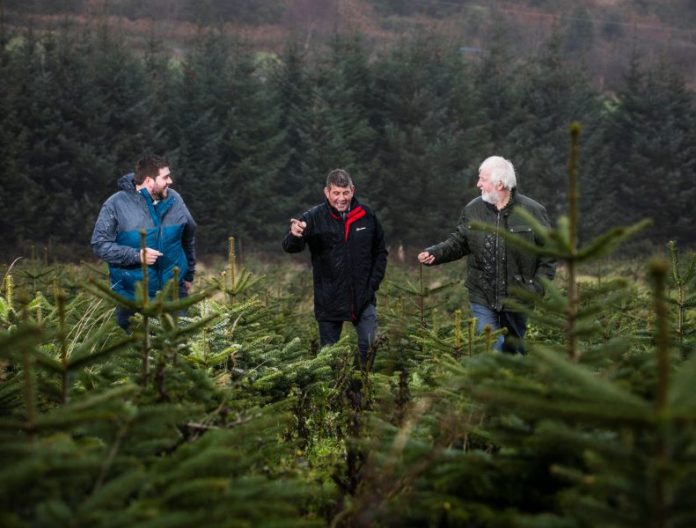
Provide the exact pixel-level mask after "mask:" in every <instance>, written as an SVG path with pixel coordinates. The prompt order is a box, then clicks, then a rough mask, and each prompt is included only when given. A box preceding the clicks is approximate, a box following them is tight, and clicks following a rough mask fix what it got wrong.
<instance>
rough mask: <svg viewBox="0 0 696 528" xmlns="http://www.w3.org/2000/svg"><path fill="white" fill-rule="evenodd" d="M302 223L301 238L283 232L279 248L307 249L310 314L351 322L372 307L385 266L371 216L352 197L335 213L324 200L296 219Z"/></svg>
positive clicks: (379, 231) (376, 223) (377, 228)
mask: <svg viewBox="0 0 696 528" xmlns="http://www.w3.org/2000/svg"><path fill="white" fill-rule="evenodd" d="M298 218H299V219H301V220H303V221H305V222H307V227H306V228H305V230H304V234H303V236H301V237H296V236H293V235H292V234H291V233H288V234H287V236H286V237H285V239H284V240H283V249H284V250H285V251H287V252H288V253H298V252H300V251H302V250H303V249H304V248H305V245H308V246H309V252H310V254H311V257H312V272H313V276H314V315H315V316H316V318H317V320H319V321H355V320H357V319H358V317H359V316H360V314H361V312H362V311H363V309H364V308H365V307H366V306H367V305H368V304H374V303H375V292H376V291H377V289H378V288H379V285H380V283H381V282H382V279H383V278H384V272H385V271H386V268H387V250H386V247H385V245H384V232H383V230H382V226H381V225H380V223H379V220H378V219H377V217H376V216H375V214H374V212H373V211H372V210H371V209H370V208H369V207H367V206H365V205H361V204H360V203H358V201H357V200H356V199H355V198H353V200H352V202H351V206H350V210H349V212H347V213H343V214H341V213H339V212H338V211H336V209H334V208H333V207H331V206H330V205H329V204H328V202H324V203H322V204H320V205H317V206H315V207H312V208H311V209H310V210H309V211H307V212H305V213H303V214H302V215H300V216H299V217H298Z"/></svg>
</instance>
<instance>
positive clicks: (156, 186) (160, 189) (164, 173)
mask: <svg viewBox="0 0 696 528" xmlns="http://www.w3.org/2000/svg"><path fill="white" fill-rule="evenodd" d="M170 174H171V173H170V171H169V167H162V168H161V169H160V170H159V174H158V175H157V177H156V178H155V179H154V180H152V181H153V184H152V188H151V189H150V196H152V198H153V200H164V199H165V198H166V197H167V193H168V189H169V186H170V185H172V184H173V183H174V182H173V181H172V178H171V175H170Z"/></svg>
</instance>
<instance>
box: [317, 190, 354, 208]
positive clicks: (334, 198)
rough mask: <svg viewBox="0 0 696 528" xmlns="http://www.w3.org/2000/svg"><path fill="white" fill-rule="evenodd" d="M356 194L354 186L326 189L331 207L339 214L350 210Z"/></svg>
mask: <svg viewBox="0 0 696 528" xmlns="http://www.w3.org/2000/svg"><path fill="white" fill-rule="evenodd" d="M354 194H355V187H353V186H350V187H337V186H336V185H331V186H330V187H324V195H325V196H326V199H327V200H328V201H329V205H331V207H333V208H334V209H336V210H337V211H338V212H339V213H342V212H344V211H347V210H348V208H349V207H350V202H351V200H352V199H353V195H354Z"/></svg>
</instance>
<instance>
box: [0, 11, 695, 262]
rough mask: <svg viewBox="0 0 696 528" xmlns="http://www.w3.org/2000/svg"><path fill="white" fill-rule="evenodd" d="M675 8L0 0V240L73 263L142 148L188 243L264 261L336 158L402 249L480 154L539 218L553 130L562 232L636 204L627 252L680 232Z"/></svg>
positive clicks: (688, 34)
mask: <svg viewBox="0 0 696 528" xmlns="http://www.w3.org/2000/svg"><path fill="white" fill-rule="evenodd" d="M695 18H696V5H695V4H694V2H689V1H686V0H682V1H673V2H667V3H660V4H653V3H650V2H627V1H611V2H609V1H585V2H566V1H563V2H546V1H543V0H529V1H520V2H514V3H510V2H508V3H506V2H486V3H485V4H483V3H476V2H470V1H457V0H452V1H447V2H444V1H436V2H422V1H417V0H401V1H396V0H369V1H368V0H362V1H358V0H345V1H339V0H331V1H312V0H286V1H269V0H256V1H249V0H236V1H222V0H207V1H205V2H194V1H191V0H149V1H138V2H135V1H130V0H111V1H108V2H107V1H94V0H90V1H88V0H64V1H60V2H54V1H52V2H48V1H42V0H33V1H21V2H20V1H13V0H2V1H0V188H1V189H2V193H0V211H2V214H1V215H0V248H1V249H2V251H3V253H5V254H8V255H9V254H12V253H13V252H14V253H22V252H24V253H26V252H27V250H28V247H29V246H30V245H33V244H36V245H38V246H42V245H43V246H45V247H46V248H47V251H49V252H50V253H51V255H54V256H55V257H56V258H58V259H60V260H66V259H68V260H69V259H76V258H80V257H84V256H87V255H89V238H90V234H91V230H92V227H93V219H95V218H96V215H97V212H98V210H99V207H100V205H101V204H102V203H103V201H104V199H105V198H106V197H107V196H109V195H110V194H111V193H113V192H115V191H116V180H117V179H118V177H119V176H120V175H122V174H124V173H126V172H129V171H131V170H132V167H133V164H134V161H135V160H136V159H137V158H138V156H139V155H140V154H141V153H143V152H146V151H152V152H158V153H164V154H166V155H167V156H168V157H169V158H170V160H171V161H172V165H173V178H174V181H175V185H176V188H177V189H178V190H179V191H180V192H181V193H182V195H183V196H184V198H185V200H186V202H187V204H188V205H189V208H190V209H191V211H192V213H193V215H194V217H195V218H196V220H197V222H198V224H199V226H200V227H199V231H198V247H199V252H200V253H201V254H220V255H222V254H225V253H226V251H227V240H228V236H230V235H233V236H235V238H236V240H237V241H238V244H239V245H240V246H241V247H239V248H238V250H239V252H240V253H241V254H242V255H243V254H244V253H245V252H246V251H261V252H265V254H267V255H268V254H272V253H276V252H278V247H279V241H280V239H281V238H282V236H283V234H284V233H285V232H286V230H287V221H288V219H289V218H290V217H291V216H293V215H296V214H297V213H298V212H300V211H302V210H304V209H305V208H307V207H309V206H311V205H313V204H315V203H317V202H319V201H320V200H321V196H322V195H321V187H322V182H323V179H324V176H325V174H326V173H327V172H328V170H330V169H333V168H336V167H343V168H345V169H347V170H349V171H350V172H351V173H352V174H353V176H354V179H355V181H356V185H357V188H358V197H359V198H360V199H362V200H364V201H366V202H367V203H369V204H371V205H372V206H374V207H375V208H376V209H377V211H378V213H379V214H380V216H381V219H382V221H383V223H384V225H385V230H386V235H387V240H388V241H389V244H390V246H391V247H392V248H393V249H394V248H397V247H403V248H404V249H405V251H406V254H409V253H410V254H412V253H413V252H414V251H417V250H419V249H420V248H421V247H423V246H424V244H427V243H430V242H433V241H434V240H436V239H439V238H441V237H442V236H444V235H445V234H446V233H447V232H448V230H449V229H451V228H452V227H453V226H454V224H455V222H456V219H457V217H458V214H459V211H460V210H461V207H462V206H463V205H464V204H465V203H467V202H468V201H469V200H470V199H471V198H473V197H475V196H476V194H477V191H476V189H475V180H476V177H477V167H478V165H479V163H480V162H481V161H482V160H483V159H484V158H485V157H487V156H488V155H491V154H500V155H503V156H505V157H507V158H509V159H510V160H512V161H513V163H514V164H515V167H516V169H517V172H518V175H519V186H520V190H521V191H522V192H524V193H526V194H528V195H531V196H533V197H534V198H536V199H537V200H539V201H541V202H542V203H544V204H545V205H546V206H547V208H548V210H549V212H550V214H551V216H552V218H553V219H555V218H557V217H558V216H559V215H560V214H561V213H562V212H563V211H564V210H565V207H566V205H565V204H566V202H567V196H566V184H565V174H566V160H567V156H568V141H567V127H568V125H569V123H570V122H571V121H573V120H580V121H581V122H582V125H583V134H582V136H581V144H580V149H581V156H582V159H583V163H582V166H581V169H580V173H579V176H580V191H581V204H580V207H581V214H582V219H583V221H582V224H581V226H580V229H581V239H587V237H590V236H593V235H596V234H597V233H599V232H601V231H602V230H604V229H606V228H607V227H608V226H612V225H618V224H625V223H630V222H634V221H636V220H638V219H641V218H645V217H651V218H652V219H653V222H654V223H653V226H652V228H651V229H650V230H648V231H646V233H645V236H644V237H642V238H641V241H640V242H639V243H638V244H634V246H633V250H634V251H639V250H641V249H645V248H644V247H643V246H644V245H655V244H657V245H663V244H664V243H665V242H666V241H667V240H668V239H674V240H676V241H678V242H679V243H682V244H684V243H686V244H689V243H693V242H694V240H695V239H696V235H695V234H694V230H693V226H692V222H693V206H692V204H693V203H694V199H695V198H696V185H694V169H695V163H696V155H695V154H696V141H695V140H696V132H695V131H694V127H693V126H692V124H693V123H694V122H696V106H695V102H694V89H693V87H694V85H695V83H696V69H695V67H694V65H693V61H692V60H690V58H693V55H694V46H696V42H695V39H696V31H694V29H693V27H694V24H693V22H694V19H695ZM392 254H393V255H395V256H396V252H393V253H392Z"/></svg>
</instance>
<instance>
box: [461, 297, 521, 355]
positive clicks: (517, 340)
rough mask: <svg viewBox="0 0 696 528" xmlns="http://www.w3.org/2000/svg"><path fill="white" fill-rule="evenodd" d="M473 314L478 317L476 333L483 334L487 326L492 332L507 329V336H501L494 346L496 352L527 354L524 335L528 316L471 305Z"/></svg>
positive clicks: (481, 305) (480, 305)
mask: <svg viewBox="0 0 696 528" xmlns="http://www.w3.org/2000/svg"><path fill="white" fill-rule="evenodd" d="M471 313H472V314H473V315H474V317H476V333H478V334H482V333H483V330H484V328H485V327H486V326H490V327H491V329H492V330H500V329H501V328H505V329H506V330H507V335H505V336H499V337H498V340H497V341H496V342H495V344H494V345H493V348H494V349H495V350H498V351H501V352H508V353H510V354H525V353H526V351H525V350H524V344H523V342H522V340H523V339H524V334H525V333H526V332H527V316H526V315H524V314H521V313H518V312H509V311H506V310H502V311H500V312H498V311H496V310H493V309H492V308H489V307H488V306H484V305H483V304H476V303H471Z"/></svg>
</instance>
